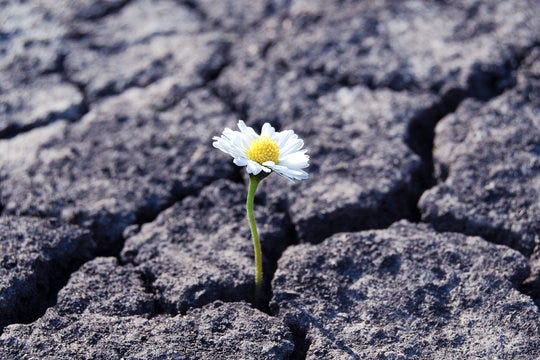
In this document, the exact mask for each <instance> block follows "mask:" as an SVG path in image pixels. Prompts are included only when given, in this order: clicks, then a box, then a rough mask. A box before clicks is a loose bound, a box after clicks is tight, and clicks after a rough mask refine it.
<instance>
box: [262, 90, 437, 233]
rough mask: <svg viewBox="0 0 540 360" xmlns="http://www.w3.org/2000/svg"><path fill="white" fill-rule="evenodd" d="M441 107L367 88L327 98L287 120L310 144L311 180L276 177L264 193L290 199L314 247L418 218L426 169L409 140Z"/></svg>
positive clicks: (291, 209)
mask: <svg viewBox="0 0 540 360" xmlns="http://www.w3.org/2000/svg"><path fill="white" fill-rule="evenodd" d="M301 104H302V103H301ZM304 104H307V103H304ZM434 107H436V97H434V96H431V95H426V94H424V95H422V94H415V95H412V94H407V93H399V92H394V91H391V90H377V91H371V90H369V89H367V88H364V87H360V86H358V87H354V88H350V89H348V88H342V89H340V90H337V91H335V92H331V93H329V94H328V95H325V96H322V97H320V98H319V99H318V100H317V101H316V102H315V104H314V106H313V107H312V108H306V109H305V112H304V113H303V115H302V116H301V117H300V118H298V119H295V120H291V121H290V122H289V121H287V119H283V121H282V122H283V128H292V129H294V130H295V131H296V132H297V133H298V134H299V136H300V137H301V138H302V139H304V142H305V144H306V148H307V149H308V150H309V152H308V154H309V155H310V156H311V165H310V167H309V168H308V171H309V173H310V179H308V180H306V181H302V183H301V184H298V185H293V186H288V185H287V184H286V182H285V180H283V179H276V178H277V176H276V175H272V176H271V177H269V178H268V180H264V181H263V183H262V186H261V189H262V190H263V191H265V192H266V193H267V195H268V196H282V197H284V198H286V200H287V202H288V204H289V212H290V214H291V219H292V221H293V223H294V225H295V227H296V231H297V233H298V236H299V237H300V239H301V240H305V241H308V242H315V243H316V242H320V241H322V240H323V239H324V238H326V237H327V236H329V235H331V234H334V233H336V232H339V231H354V230H362V229H368V228H373V227H376V228H378V227H385V226H389V225H390V224H391V223H393V222H394V221H396V220H398V219H402V218H414V217H415V211H416V210H415V206H416V205H415V204H416V199H417V198H418V196H419V195H420V192H421V189H422V182H421V180H422V179H421V175H422V170H423V167H422V164H421V161H420V158H419V157H418V156H417V155H416V154H414V153H413V152H412V151H411V150H410V149H409V148H408V146H407V144H406V140H407V137H408V129H409V127H410V126H411V124H412V123H413V122H415V121H420V120H419V119H422V118H423V117H424V116H426V113H428V112H430V111H432V109H433V108H434Z"/></svg>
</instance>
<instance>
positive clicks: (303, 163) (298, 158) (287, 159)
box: [278, 149, 309, 170]
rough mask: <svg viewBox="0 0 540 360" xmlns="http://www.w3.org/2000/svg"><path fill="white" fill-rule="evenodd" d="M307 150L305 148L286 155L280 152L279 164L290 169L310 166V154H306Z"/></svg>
mask: <svg viewBox="0 0 540 360" xmlns="http://www.w3.org/2000/svg"><path fill="white" fill-rule="evenodd" d="M306 151H307V150H305V149H304V150H300V151H296V152H293V153H291V154H288V155H285V156H282V155H281V154H280V155H279V160H278V164H279V165H281V166H285V167H287V168H289V169H296V170H298V169H304V168H306V167H308V166H309V156H308V155H306Z"/></svg>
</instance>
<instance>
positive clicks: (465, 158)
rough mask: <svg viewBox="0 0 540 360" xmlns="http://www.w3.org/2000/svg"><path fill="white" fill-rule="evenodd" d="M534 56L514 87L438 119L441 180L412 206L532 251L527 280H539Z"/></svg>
mask: <svg viewBox="0 0 540 360" xmlns="http://www.w3.org/2000/svg"><path fill="white" fill-rule="evenodd" d="M539 55H540V52H539V51H533V52H532V53H531V55H530V56H529V58H528V59H526V61H525V62H524V66H523V69H522V70H520V72H519V76H518V78H519V83H518V86H517V87H516V88H515V89H513V90H511V91H508V92H506V93H504V94H502V95H500V96H499V97H497V98H495V99H493V100H491V101H490V102H489V103H487V104H480V103H477V102H473V101H467V102H465V103H464V104H462V105H461V106H460V108H459V109H458V111H457V112H456V113H454V114H451V115H450V116H448V117H446V118H444V119H443V120H442V121H441V122H440V123H439V124H438V126H437V129H436V137H435V147H436V148H435V152H434V157H435V160H436V162H437V164H438V169H439V170H438V175H439V181H440V183H439V184H438V185H437V186H435V187H434V188H432V189H430V190H429V191H427V192H425V193H424V194H423V196H422V198H421V200H420V203H419V206H420V209H421V212H422V218H423V220H425V221H427V222H430V223H432V224H433V225H434V226H435V228H437V229H439V230H444V231H459V232H463V233H466V234H472V235H479V236H482V237H484V238H485V239H487V240H489V241H493V242H495V243H500V244H506V245H508V246H510V247H512V248H514V249H517V250H519V251H521V252H522V253H523V254H525V255H527V256H530V255H532V258H531V265H532V268H533V272H532V277H531V280H530V281H533V282H535V281H536V282H538V281H540V280H539V279H540V263H539V262H538V261H537V260H535V259H537V258H538V256H539V255H538V254H540V151H539V144H540V122H539V121H538V119H539V118H540V98H539V97H538V95H537V94H538V91H539V90H540V81H539V80H538V79H540V71H539V69H538V59H539ZM531 286H532V285H531ZM532 288H533V289H532V291H533V292H534V293H536V296H537V297H539V298H540V293H538V290H537V289H538V287H535V286H532ZM535 288H536V289H535Z"/></svg>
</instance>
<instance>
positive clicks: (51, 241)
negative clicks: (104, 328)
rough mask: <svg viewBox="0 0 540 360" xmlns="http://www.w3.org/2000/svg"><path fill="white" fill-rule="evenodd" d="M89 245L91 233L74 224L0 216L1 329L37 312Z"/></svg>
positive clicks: (83, 257)
mask: <svg viewBox="0 0 540 360" xmlns="http://www.w3.org/2000/svg"><path fill="white" fill-rule="evenodd" d="M94 246H95V244H94V242H93V240H92V239H91V237H90V234H89V233H88V232H87V231H83V230H82V229H80V228H77V227H75V226H71V225H61V224H58V223H55V222H54V221H50V220H43V219H36V218H30V217H11V216H3V217H0V329H1V328H2V327H4V326H5V325H8V324H10V323H14V322H27V321H30V320H34V319H35V317H36V316H38V315H39V314H40V313H42V312H43V311H44V310H45V309H46V308H47V306H49V305H50V303H51V302H53V301H54V299H55V295H56V292H57V291H58V288H59V287H60V286H62V285H63V282H65V281H66V280H67V277H68V276H69V274H70V273H71V271H73V270H74V269H75V268H76V267H77V266H79V265H80V264H81V263H82V262H84V261H86V260H88V259H89V258H90V255H91V251H92V250H93V249H94Z"/></svg>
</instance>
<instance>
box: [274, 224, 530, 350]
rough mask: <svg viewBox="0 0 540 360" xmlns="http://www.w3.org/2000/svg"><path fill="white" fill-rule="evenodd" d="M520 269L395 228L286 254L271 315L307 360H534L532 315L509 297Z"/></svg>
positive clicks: (479, 249)
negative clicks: (302, 342) (295, 338)
mask: <svg viewBox="0 0 540 360" xmlns="http://www.w3.org/2000/svg"><path fill="white" fill-rule="evenodd" d="M528 270H529V269H528V267H527V262H526V259H525V258H524V257H523V256H522V255H521V254H519V253H518V252H516V251H514V250H511V249H509V248H507V247H503V246H498V245H493V244H489V243H488V242H486V241H484V240H482V239H480V238H475V237H466V236H464V235H461V234H455V233H436V232H434V231H433V230H432V229H430V228H429V227H427V226H426V225H414V224H410V223H407V222H405V221H403V222H400V223H396V224H394V225H393V226H391V227H390V228H389V229H386V230H375V231H365V232H359V233H344V234H339V235H335V236H333V237H331V238H329V239H327V240H326V241H324V242H323V243H322V244H320V245H318V246H313V245H300V246H295V247H291V248H288V249H287V250H286V251H285V253H284V255H283V257H282V258H281V259H280V261H279V266H278V270H277V272H276V275H275V278H274V280H273V289H274V297H273V300H272V303H271V307H272V308H273V309H274V311H275V312H276V313H277V315H278V316H279V317H281V318H283V319H284V320H285V321H286V323H288V324H289V326H291V327H296V328H297V329H299V331H304V332H305V333H306V342H307V343H308V344H309V349H308V350H307V358H308V359H321V358H322V359H349V358H355V359H408V358H417V359H433V358H437V359H455V358H497V359H513V358H520V359H535V358H537V357H538V356H540V350H539V349H540V326H539V324H540V321H539V320H540V313H539V312H538V308H537V307H536V306H535V305H534V303H533V302H532V301H531V299H530V298H529V297H527V296H525V295H523V294H521V293H519V292H518V291H517V290H516V288H517V287H518V286H519V285H520V283H521V281H522V280H523V279H524V278H525V277H526V276H527V274H528Z"/></svg>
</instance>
